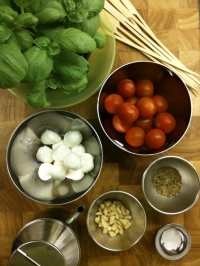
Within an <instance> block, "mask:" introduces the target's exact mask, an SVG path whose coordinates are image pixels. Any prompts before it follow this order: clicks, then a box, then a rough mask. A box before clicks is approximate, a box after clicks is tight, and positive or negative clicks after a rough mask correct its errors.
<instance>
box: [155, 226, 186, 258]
mask: <svg viewBox="0 0 200 266" xmlns="http://www.w3.org/2000/svg"><path fill="white" fill-rule="evenodd" d="M155 246H156V249H157V251H158V253H159V254H160V255H161V256H162V257H163V258H165V259H168V260H178V259H181V258H182V257H184V256H185V255H186V254H187V253H188V252H189V250H190V247H191V237H190V234H189V233H188V231H187V230H186V229H185V228H184V227H183V226H181V225H178V224H167V225H165V226H164V227H162V228H161V229H160V230H159V231H158V232H157V235H156V238H155Z"/></svg>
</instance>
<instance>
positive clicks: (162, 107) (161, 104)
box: [152, 95, 168, 114]
mask: <svg viewBox="0 0 200 266" xmlns="http://www.w3.org/2000/svg"><path fill="white" fill-rule="evenodd" d="M152 99H153V100H154V102H155V104H156V114H160V113H164V112H166V111H167V108H168V102H167V100H166V99H165V98H164V97H163V96H162V95H153V97H152Z"/></svg>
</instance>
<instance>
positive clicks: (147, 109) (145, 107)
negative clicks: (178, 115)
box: [135, 97, 156, 118]
mask: <svg viewBox="0 0 200 266" xmlns="http://www.w3.org/2000/svg"><path fill="white" fill-rule="evenodd" d="M135 106H136V107H137V108H138V110H139V117H141V118H148V117H151V116H153V115H154V114H155V113H156V104H155V102H154V100H153V99H152V98H150V97H142V98H140V99H139V100H138V101H137V102H136V104H135Z"/></svg>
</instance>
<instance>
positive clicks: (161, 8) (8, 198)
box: [0, 0, 200, 266]
mask: <svg viewBox="0 0 200 266" xmlns="http://www.w3.org/2000/svg"><path fill="white" fill-rule="evenodd" d="M131 2H132V3H133V5H134V6H135V7H136V8H137V10H138V11H139V12H140V14H141V15H142V16H143V18H144V19H145V21H146V22H147V23H148V25H149V27H150V28H151V29H152V30H153V31H154V33H155V34H156V36H157V37H158V38H159V39H160V40H161V41H162V42H163V43H164V44H165V45H166V46H167V47H168V48H169V49H170V50H171V52H173V53H174V54H175V55H176V56H177V57H178V58H179V59H180V60H181V61H182V62H183V63H184V64H185V65H186V66H187V67H188V68H190V69H191V70H193V71H195V72H197V73H199V74H200V47H199V46H200V42H199V41H200V38H199V35H200V34H199V14H198V1H197V0H168V1H166V0H143V1H138V0H131ZM143 59H146V58H145V56H144V55H142V54H141V53H140V52H138V51H136V50H134V49H132V48H130V47H128V46H126V45H125V44H122V43H120V42H117V51H116V59H115V62H114V66H113V70H114V69H116V68H117V67H119V66H120V65H122V64H125V63H128V62H131V61H136V60H143ZM97 96H98V93H96V94H95V95H93V96H92V97H90V98H89V99H88V100H87V101H85V102H84V103H81V104H78V105H76V106H73V107H70V108H66V109H65V110H69V111H72V112H75V113H77V114H79V115H81V116H83V117H84V118H85V119H87V120H88V121H89V122H90V123H91V124H92V125H93V126H94V128H95V129H96V130H97V131H98V133H99V136H100V138H101V140H102V145H103V150H104V164H103V168H102V172H101V175H100V177H99V179H98V181H97V183H96V184H95V186H94V187H93V188H92V189H91V190H90V191H89V192H88V193H87V194H86V195H85V196H84V197H82V198H81V199H79V200H77V201H76V202H74V203H71V204H68V205H63V206H60V208H63V209H64V210H67V211H73V210H75V209H76V208H77V206H79V205H81V204H82V205H84V206H85V211H84V212H83V214H82V215H81V216H79V219H78V221H79V224H80V229H81V237H80V243H81V252H82V256H81V263H80V265H81V266H99V265H102V266H122V265H123V266H132V265H134V266H161V265H162V266H165V265H167V266H175V265H178V266H198V265H200V222H199V220H200V202H199V200H198V201H197V203H196V204H195V205H194V206H193V208H192V209H191V210H189V211H188V212H186V213H184V214H180V215H177V216H166V215H161V214H159V213H157V212H156V211H154V210H153V209H152V208H151V207H150V206H149V205H148V203H147V202H146V200H145V199H144V196H143V193H142V188H141V178H142V174H143V172H144V170H145V168H146V167H147V166H148V165H149V163H151V162H152V161H153V160H155V159H156V158H158V157H160V156H164V155H177V156H181V157H183V158H185V159H187V160H189V161H190V162H191V163H192V164H193V165H194V167H195V168H196V169H197V171H198V173H200V138H199V132H200V104H199V102H200V101H199V95H197V97H196V96H194V95H193V94H191V97H192V103H193V117H192V121H191V125H190V128H189V130H188V132H187V134H186V135H185V136H184V138H183V139H182V140H181V141H180V142H179V143H178V144H177V145H176V146H175V147H174V148H172V149H171V150H170V151H168V152H166V153H163V154H161V155H159V156H151V157H140V156H134V155H130V154H126V153H125V152H123V151H119V150H118V149H117V148H116V147H115V146H114V145H113V144H111V143H110V142H109V141H108V140H107V138H106V137H105V135H104V133H103V131H102V130H101V128H100V125H99V122H98V119H97V114H96V101H97ZM40 111H41V110H36V109H33V108H31V107H30V106H28V105H27V104H25V103H23V102H21V101H20V100H18V99H16V98H15V97H14V96H13V95H11V94H10V93H9V92H8V91H6V90H0V265H1V266H6V265H7V262H8V259H9V257H10V251H11V245H12V242H13V240H14V237H15V236H16V234H17V232H18V231H19V230H20V229H21V228H22V227H23V225H25V224H26V223H28V222H29V221H30V220H32V219H33V218H34V217H35V216H36V215H38V214H40V213H41V212H42V211H44V210H46V209H50V208H51V207H50V206H45V205H42V204H39V203H36V202H33V201H31V200H29V199H27V198H25V197H24V196H23V195H22V194H21V193H20V192H19V191H18V190H17V189H16V187H15V186H14V185H13V183H12V181H11V180H10V178H9V175H8V172H7V168H6V149H7V144H8V141H9V138H10V136H11V134H12V132H13V130H14V129H15V128H16V126H17V125H18V124H19V123H20V122H22V121H23V120H24V119H25V118H27V117H28V116H30V115H32V114H34V113H37V112H40ZM112 189H119V190H124V191H127V192H129V193H131V194H133V195H134V196H135V197H137V198H138V199H139V200H140V202H141V203H142V205H143V206H144V208H145V211H146V214H147V228H146V232H145V234H144V236H143V238H142V239H141V240H140V242H139V243H138V244H137V245H135V246H134V247H133V248H131V249H130V250H127V251H124V252H118V253H113V252H109V251H106V250H104V249H102V248H100V247H99V246H97V245H96V244H95V243H94V242H93V241H92V239H91V238H90V237H89V235H88V233H87V229H86V223H85V221H86V215H87V210H88V207H89V206H90V204H91V203H92V201H93V200H94V199H95V198H96V197H97V196H99V194H101V193H103V192H106V191H109V190H112ZM168 223H178V224H180V225H182V226H185V228H186V229H187V230H188V231H189V233H190V234H191V238H192V246H191V249H190V251H189V253H188V254H187V255H186V256H185V257H184V258H183V259H181V260H179V261H167V260H165V259H163V258H162V257H161V256H160V255H159V254H158V253H157V251H156V248H155V245H154V240H155V236H156V232H157V231H158V230H159V229H160V228H161V227H162V226H164V225H165V224H168Z"/></svg>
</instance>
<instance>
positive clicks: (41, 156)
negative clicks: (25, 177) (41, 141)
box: [36, 146, 53, 163]
mask: <svg viewBox="0 0 200 266" xmlns="http://www.w3.org/2000/svg"><path fill="white" fill-rule="evenodd" d="M36 159H37V160H38V161H40V162H42V163H51V162H53V157H52V149H51V148H49V147H47V146H42V147H40V148H39V149H38V151H37V153H36Z"/></svg>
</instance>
